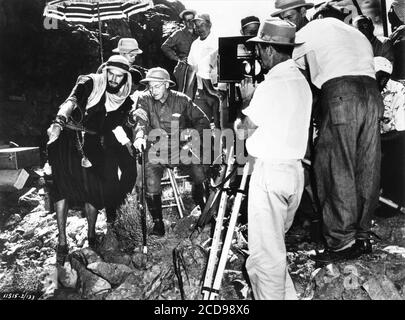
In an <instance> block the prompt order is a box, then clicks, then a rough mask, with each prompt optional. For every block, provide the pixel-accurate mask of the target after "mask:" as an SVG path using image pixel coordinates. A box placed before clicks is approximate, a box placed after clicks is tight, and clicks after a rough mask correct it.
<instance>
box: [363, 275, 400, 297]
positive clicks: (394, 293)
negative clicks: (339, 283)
mask: <svg viewBox="0 0 405 320" xmlns="http://www.w3.org/2000/svg"><path fill="white" fill-rule="evenodd" d="M363 288H364V290H366V291H367V293H368V295H369V296H370V298H371V299H372V300H403V299H402V297H401V296H400V294H399V292H398V290H397V289H396V288H395V285H394V284H393V283H392V281H391V280H390V279H388V277H387V276H385V275H383V276H382V277H378V278H377V277H371V278H370V279H368V280H367V281H366V282H365V283H363Z"/></svg>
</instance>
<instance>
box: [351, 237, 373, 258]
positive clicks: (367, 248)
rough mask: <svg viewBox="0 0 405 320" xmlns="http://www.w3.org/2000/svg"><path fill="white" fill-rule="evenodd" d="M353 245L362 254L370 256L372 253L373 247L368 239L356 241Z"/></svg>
mask: <svg viewBox="0 0 405 320" xmlns="http://www.w3.org/2000/svg"><path fill="white" fill-rule="evenodd" d="M354 245H355V246H357V247H358V249H359V250H360V252H361V253H362V254H370V253H372V252H373V245H372V244H371V241H370V239H357V240H356V242H355V244H354Z"/></svg>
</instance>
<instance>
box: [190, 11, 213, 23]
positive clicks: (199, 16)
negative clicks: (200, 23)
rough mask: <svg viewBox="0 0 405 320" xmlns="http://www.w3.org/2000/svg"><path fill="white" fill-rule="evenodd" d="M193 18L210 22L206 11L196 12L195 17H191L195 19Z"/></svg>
mask: <svg viewBox="0 0 405 320" xmlns="http://www.w3.org/2000/svg"><path fill="white" fill-rule="evenodd" d="M195 20H205V21H207V22H209V23H211V18H210V15H209V14H208V13H200V14H197V15H196V17H195V18H194V19H193V21H195Z"/></svg>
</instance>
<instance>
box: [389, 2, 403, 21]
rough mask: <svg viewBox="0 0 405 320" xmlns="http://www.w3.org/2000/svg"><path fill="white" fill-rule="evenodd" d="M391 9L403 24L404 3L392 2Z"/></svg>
mask: <svg viewBox="0 0 405 320" xmlns="http://www.w3.org/2000/svg"><path fill="white" fill-rule="evenodd" d="M391 6H392V9H393V10H394V12H395V13H396V15H397V17H398V18H399V19H400V20H401V21H402V22H403V23H404V22H405V3H404V2H403V1H401V0H394V1H393V2H392V5H391Z"/></svg>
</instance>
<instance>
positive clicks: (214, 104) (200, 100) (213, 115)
mask: <svg viewBox="0 0 405 320" xmlns="http://www.w3.org/2000/svg"><path fill="white" fill-rule="evenodd" d="M214 91H215V89H214V87H213V86H212V84H211V81H210V80H206V79H203V89H197V92H196V95H195V97H194V103H195V104H196V105H197V106H199V107H200V108H201V109H202V110H203V111H204V112H205V114H206V115H207V116H208V118H209V119H210V120H211V119H213V120H214V124H215V127H217V128H220V127H221V121H220V114H219V112H220V110H219V104H220V101H219V98H218V97H217V96H216V95H214V94H213V92H214Z"/></svg>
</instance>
